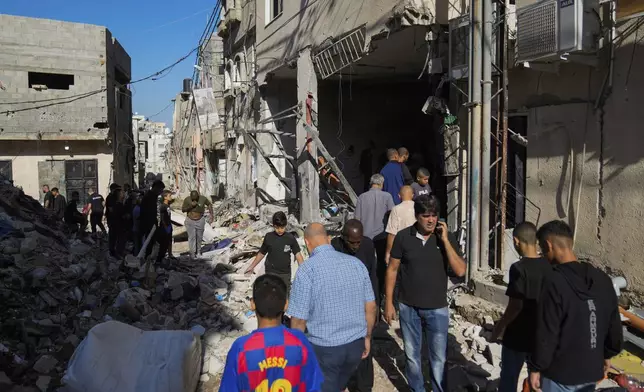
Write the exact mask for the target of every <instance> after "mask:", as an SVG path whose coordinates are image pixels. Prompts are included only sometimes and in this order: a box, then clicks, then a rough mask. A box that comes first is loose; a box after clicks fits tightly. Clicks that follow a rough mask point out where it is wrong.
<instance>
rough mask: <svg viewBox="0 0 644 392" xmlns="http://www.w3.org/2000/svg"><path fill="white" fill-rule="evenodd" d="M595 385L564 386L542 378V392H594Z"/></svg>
mask: <svg viewBox="0 0 644 392" xmlns="http://www.w3.org/2000/svg"><path fill="white" fill-rule="evenodd" d="M595 385H596V383H594V382H591V383H588V384H580V385H563V384H560V383H558V382H556V381H552V380H551V379H549V378H546V377H543V376H542V377H541V391H542V392H593V391H594V390H595Z"/></svg>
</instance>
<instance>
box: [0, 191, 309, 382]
mask: <svg viewBox="0 0 644 392" xmlns="http://www.w3.org/2000/svg"><path fill="white" fill-rule="evenodd" d="M215 210H216V213H215V220H216V221H215V223H214V225H213V226H214V227H215V229H214V230H213V231H212V232H213V233H214V235H215V236H216V238H215V239H214V240H213V241H212V242H211V243H209V244H206V245H205V246H204V247H203V254H204V258H205V260H194V261H193V260H190V259H189V258H188V257H184V256H181V257H179V258H178V259H177V260H173V261H172V262H171V263H170V264H168V265H164V267H163V268H161V267H156V268H152V269H151V271H150V275H149V276H148V279H147V280H146V279H145V278H146V276H145V270H144V269H143V267H142V266H141V265H140V263H139V262H138V260H137V261H136V262H134V261H133V259H132V258H130V259H129V260H126V261H124V262H120V261H119V260H116V259H113V258H111V257H110V256H108V252H107V239H106V238H104V239H101V240H98V241H96V242H94V241H90V240H89V239H83V240H80V239H71V240H70V236H69V235H67V234H66V232H65V227H64V225H63V224H62V222H60V220H59V219H56V218H55V217H54V216H53V214H52V213H51V212H50V211H48V210H45V209H44V208H43V207H42V206H41V205H40V204H39V203H38V202H37V201H35V200H33V199H32V198H30V197H28V196H26V195H25V194H24V193H23V192H22V191H20V190H19V189H17V188H15V187H13V186H11V185H9V184H6V183H0V283H2V284H0V314H2V315H3V317H2V319H3V323H2V324H3V325H2V328H0V364H2V371H3V372H2V373H0V386H1V387H0V389H2V390H5V389H7V388H5V387H4V385H5V384H7V385H15V387H14V388H13V390H16V388H23V389H24V390H29V391H34V392H35V391H38V390H41V391H42V390H54V389H57V388H58V387H60V386H61V379H62V376H63V372H64V370H65V369H66V368H67V365H68V362H69V360H70V358H71V357H72V355H73V353H74V351H75V350H76V349H77V348H78V347H79V345H80V342H81V340H83V339H84V338H85V337H86V336H87V334H88V332H89V330H90V329H91V328H93V327H94V326H96V325H99V324H102V323H104V322H106V321H110V320H115V321H120V322H123V323H127V324H131V325H133V326H135V327H137V328H139V329H141V330H143V331H161V330H190V331H192V332H193V334H195V335H196V336H200V339H201V340H202V342H203V345H202V346H203V349H204V366H203V367H202V371H201V373H202V374H203V375H204V376H203V377H202V380H209V382H212V381H213V378H216V379H218V378H219V377H220V376H221V371H222V370H223V366H224V364H225V360H226V354H227V352H228V350H229V348H230V346H231V345H232V343H233V341H234V340H235V339H236V338H238V337H239V336H242V335H244V334H246V333H247V332H248V331H250V330H252V329H254V328H256V323H257V318H256V317H255V315H254V314H253V313H252V312H249V310H250V296H251V291H252V283H253V281H254V279H255V277H256V276H258V275H254V276H252V277H251V276H245V275H244V271H245V269H246V268H247V266H248V265H249V263H250V262H251V261H252V258H253V257H254V255H255V253H256V252H257V250H258V249H259V246H261V240H262V238H263V236H264V234H265V233H267V232H268V231H270V230H272V228H271V227H270V226H269V224H267V223H266V222H264V221H260V220H258V213H257V211H256V210H252V209H245V208H241V206H240V205H238V204H236V202H233V201H231V200H226V201H223V202H218V203H216V204H215ZM289 222H291V224H290V225H289V230H291V231H295V232H301V231H302V228H301V227H299V226H297V220H295V219H294V217H293V216H290V217H289ZM300 238H301V237H300ZM300 241H301V240H300ZM302 247H303V248H304V245H303V243H302ZM153 256H154V254H153ZM256 271H257V273H258V274H260V273H263V267H262V266H261V265H260V267H258V268H257V270H256ZM150 277H152V279H150ZM80 346H81V347H82V345H80ZM204 382H206V381H204ZM18 386H22V387H18ZM29 388H31V389H29ZM9 390H11V388H9ZM21 390H22V389H21Z"/></svg>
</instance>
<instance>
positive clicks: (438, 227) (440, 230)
mask: <svg viewBox="0 0 644 392" xmlns="http://www.w3.org/2000/svg"><path fill="white" fill-rule="evenodd" d="M438 221H439V222H443V223H445V219H443V218H440V219H439V220H438ZM434 233H436V235H437V236H441V235H443V226H441V225H439V224H436V228H435V229H434Z"/></svg>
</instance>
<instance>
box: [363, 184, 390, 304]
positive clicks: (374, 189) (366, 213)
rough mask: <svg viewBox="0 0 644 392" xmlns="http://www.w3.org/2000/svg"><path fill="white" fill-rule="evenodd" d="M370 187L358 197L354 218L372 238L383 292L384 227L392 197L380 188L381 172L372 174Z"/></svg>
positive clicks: (385, 238)
mask: <svg viewBox="0 0 644 392" xmlns="http://www.w3.org/2000/svg"><path fill="white" fill-rule="evenodd" d="M369 183H370V185H371V189H369V190H368V191H367V192H365V193H363V194H362V195H360V197H358V202H357V203H356V212H355V218H356V219H357V220H359V221H360V222H362V227H363V228H364V236H365V237H368V238H369V239H371V240H373V244H374V246H375V248H376V255H377V257H378V266H377V268H376V274H377V276H378V285H379V287H380V289H381V290H380V291H379V292H380V293H384V291H383V290H382V289H384V284H385V272H386V271H387V266H386V264H385V253H386V249H387V233H385V227H386V226H387V220H388V218H389V212H390V211H391V210H392V208H394V206H395V204H394V199H393V197H391V194H390V193H389V192H385V191H383V190H382V187H383V185H384V183H385V177H384V176H383V175H382V174H374V175H373V176H371V181H370V182H369Z"/></svg>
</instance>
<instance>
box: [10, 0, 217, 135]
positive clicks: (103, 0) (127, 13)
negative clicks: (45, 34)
mask: <svg viewBox="0 0 644 392" xmlns="http://www.w3.org/2000/svg"><path fill="white" fill-rule="evenodd" d="M215 3H216V0H187V1H181V0H129V1H128V0H27V1H17V0H16V1H10V0H0V13H2V14H10V15H20V16H29V17H34V18H47V19H56V20H64V21H69V22H79V23H89V24H95V25H100V26H105V27H107V28H108V29H109V30H110V31H111V32H112V36H113V37H115V38H116V39H117V40H118V41H119V42H120V43H121V45H122V46H123V47H124V48H125V50H126V51H127V52H128V54H129V55H130V57H131V58H132V80H136V79H139V78H142V77H145V76H148V75H150V74H153V73H155V72H157V71H159V70H161V69H163V68H165V67H166V66H168V65H170V64H172V63H174V62H175V61H177V60H178V59H179V58H181V57H183V56H185V55H186V54H188V52H190V50H192V49H193V48H195V47H196V46H197V44H198V42H199V38H200V37H201V34H202V33H203V30H204V29H205V27H206V24H207V22H208V17H209V16H210V13H211V12H212V8H213V7H214V6H215ZM194 63H195V55H194V54H193V55H192V56H190V57H189V58H188V59H186V60H185V61H183V62H182V63H180V64H178V65H177V66H175V67H174V68H173V70H172V72H170V73H169V74H168V75H167V76H166V77H164V78H162V79H159V80H157V81H152V80H147V81H143V82H140V83H137V84H135V85H132V87H131V88H132V94H133V97H132V105H133V106H132V111H133V112H136V113H138V114H139V115H143V116H146V117H150V116H153V115H154V114H156V113H158V112H160V111H161V110H163V109H164V108H165V107H166V106H168V104H169V103H170V100H171V99H173V98H174V97H175V95H176V94H177V93H178V92H179V91H180V90H181V87H182V80H183V79H184V78H190V77H192V72H193V70H194V68H193V65H194ZM172 111H173V107H172V106H170V107H168V108H167V109H166V110H165V111H163V112H162V113H160V114H158V115H157V116H155V117H152V118H151V120H153V121H163V122H165V123H166V124H167V126H168V127H170V128H172Z"/></svg>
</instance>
